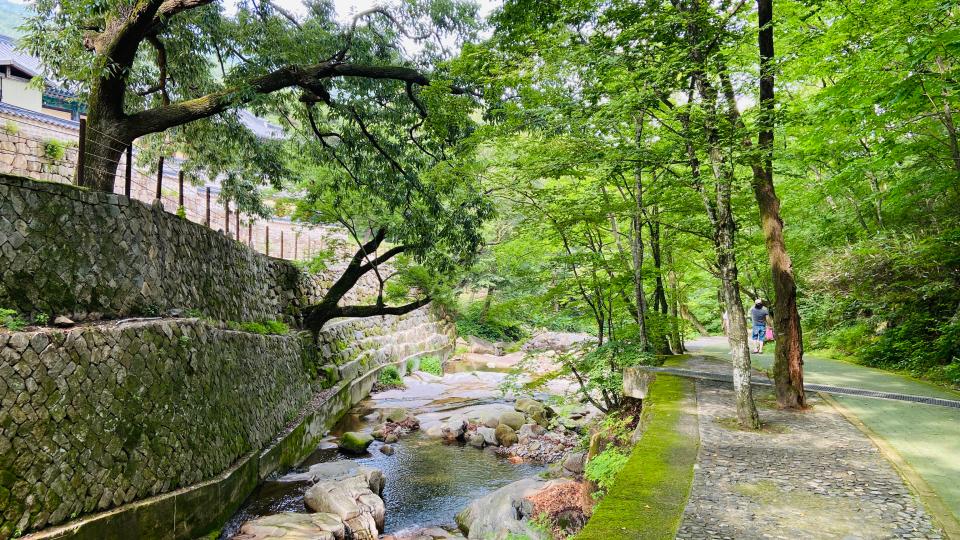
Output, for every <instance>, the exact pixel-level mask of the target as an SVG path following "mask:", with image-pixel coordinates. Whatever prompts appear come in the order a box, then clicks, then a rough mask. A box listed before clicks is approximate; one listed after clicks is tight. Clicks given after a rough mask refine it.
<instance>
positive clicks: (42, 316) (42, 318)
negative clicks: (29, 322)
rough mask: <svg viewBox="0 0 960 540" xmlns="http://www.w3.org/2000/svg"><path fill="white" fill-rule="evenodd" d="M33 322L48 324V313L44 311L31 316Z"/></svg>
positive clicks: (41, 324) (42, 324)
mask: <svg viewBox="0 0 960 540" xmlns="http://www.w3.org/2000/svg"><path fill="white" fill-rule="evenodd" d="M33 322H34V324H36V325H39V326H46V325H48V324H50V315H47V314H46V313H37V314H36V315H34V317H33Z"/></svg>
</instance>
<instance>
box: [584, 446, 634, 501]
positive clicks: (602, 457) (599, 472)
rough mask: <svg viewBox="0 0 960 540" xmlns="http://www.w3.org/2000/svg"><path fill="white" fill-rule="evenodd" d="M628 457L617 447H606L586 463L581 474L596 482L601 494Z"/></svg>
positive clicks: (615, 476)
mask: <svg viewBox="0 0 960 540" xmlns="http://www.w3.org/2000/svg"><path fill="white" fill-rule="evenodd" d="M628 458H629V456H628V455H627V454H626V452H624V451H623V450H621V449H619V448H617V447H610V448H607V449H606V450H604V451H603V452H600V453H599V454H597V455H596V456H594V457H593V459H591V460H590V461H589V462H588V463H587V466H586V468H585V469H584V471H583V475H584V476H586V477H587V479H588V480H592V481H593V482H595V483H596V484H597V487H598V488H600V492H601V494H602V493H606V492H607V490H608V489H610V486H612V485H613V482H614V480H616V478H617V474H619V473H620V471H621V470H622V469H623V466H624V465H626V464H627V459H628Z"/></svg>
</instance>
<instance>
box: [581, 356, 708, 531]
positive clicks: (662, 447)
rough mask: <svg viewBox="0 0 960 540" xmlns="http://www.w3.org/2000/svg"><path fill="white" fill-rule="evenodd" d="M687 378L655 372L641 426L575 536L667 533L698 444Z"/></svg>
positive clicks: (685, 491)
mask: <svg viewBox="0 0 960 540" xmlns="http://www.w3.org/2000/svg"><path fill="white" fill-rule="evenodd" d="M694 392H695V389H694V385H693V382H692V381H690V380H687V379H683V378H681V377H674V376H670V375H657V378H656V380H655V381H654V382H653V384H651V386H650V392H649V394H648V398H647V400H646V401H645V402H644V423H645V425H646V428H645V430H644V433H643V436H642V437H641V438H640V441H639V442H638V443H637V444H636V446H634V448H633V451H632V452H631V454H630V459H629V461H627V464H626V465H625V466H624V468H623V470H622V471H621V472H620V474H619V476H618V477H617V479H616V481H615V482H614V484H613V486H612V487H611V488H610V491H609V493H607V495H606V496H605V497H604V498H603V500H602V501H600V504H598V505H597V507H596V509H595V511H594V513H593V516H592V517H591V518H590V521H589V522H588V523H587V525H586V526H585V527H584V528H583V530H582V531H580V533H579V534H578V535H577V536H576V538H577V540H619V539H623V540H628V539H629V540H637V539H645V538H649V539H654V538H657V539H659V538H673V537H674V536H675V535H676V532H677V529H678V528H679V526H680V519H681V517H682V516H683V509H684V507H685V506H686V503H687V497H688V496H689V494H690V486H691V484H692V482H693V465H694V463H695V462H696V460H697V450H698V448H699V444H700V438H699V434H698V428H697V421H696V409H695V403H694V401H693V396H694Z"/></svg>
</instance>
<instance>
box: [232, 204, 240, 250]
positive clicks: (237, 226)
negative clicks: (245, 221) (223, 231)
mask: <svg viewBox="0 0 960 540" xmlns="http://www.w3.org/2000/svg"><path fill="white" fill-rule="evenodd" d="M233 217H234V218H235V219H234V220H233V224H234V225H236V226H235V227H234V228H233V229H234V230H235V231H236V233H237V242H239V241H240V208H237V211H236V212H234V213H233Z"/></svg>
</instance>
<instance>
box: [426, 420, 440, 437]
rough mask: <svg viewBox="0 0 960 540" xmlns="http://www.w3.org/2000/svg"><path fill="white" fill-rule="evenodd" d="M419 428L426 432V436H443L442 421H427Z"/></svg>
mask: <svg viewBox="0 0 960 540" xmlns="http://www.w3.org/2000/svg"><path fill="white" fill-rule="evenodd" d="M421 429H422V430H423V432H424V433H426V435H427V437H432V438H434V439H439V438H441V437H443V422H429V423H426V424H423V426H421Z"/></svg>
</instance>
